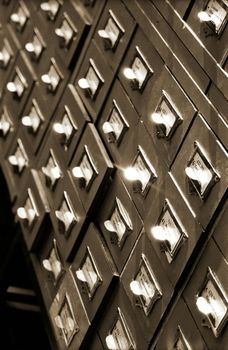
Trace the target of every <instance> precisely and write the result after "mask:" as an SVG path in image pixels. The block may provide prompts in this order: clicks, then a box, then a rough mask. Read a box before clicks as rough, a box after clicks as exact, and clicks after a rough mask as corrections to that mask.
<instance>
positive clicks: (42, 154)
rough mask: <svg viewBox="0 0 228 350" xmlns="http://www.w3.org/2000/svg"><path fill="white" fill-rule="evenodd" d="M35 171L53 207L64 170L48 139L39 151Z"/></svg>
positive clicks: (48, 138) (47, 138)
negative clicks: (36, 170)
mask: <svg viewBox="0 0 228 350" xmlns="http://www.w3.org/2000/svg"><path fill="white" fill-rule="evenodd" d="M37 169H38V172H39V176H40V179H41V182H42V184H43V186H44V188H45V190H46V193H47V198H48V201H49V203H50V204H51V206H53V204H54V202H55V200H56V197H57V196H58V193H59V191H60V190H59V187H60V184H61V182H62V181H63V178H64V168H63V164H62V162H61V159H60V158H59V155H58V152H57V151H56V149H55V148H54V147H53V143H52V140H51V138H50V137H46V142H45V143H44V144H43V147H42V149H41V150H40V151H39V157H38V161H37Z"/></svg>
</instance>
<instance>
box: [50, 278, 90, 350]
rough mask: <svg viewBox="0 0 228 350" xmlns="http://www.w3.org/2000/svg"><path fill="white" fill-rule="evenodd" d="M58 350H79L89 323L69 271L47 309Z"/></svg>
mask: <svg viewBox="0 0 228 350" xmlns="http://www.w3.org/2000/svg"><path fill="white" fill-rule="evenodd" d="M49 316H50V318H51V322H52V326H53V330H54V334H55V337H56V341H57V343H58V349H61V350H63V349H64V350H65V349H71V350H73V349H79V348H80V345H81V343H82V341H83V339H84V337H85V336H86V333H87V331H88V329H89V326H90V323H89V320H88V318H87V315H86V313H85V311H84V308H83V305H82V303H81V300H80V297H79V294H78V290H77V288H76V286H75V283H74V281H73V277H72V276H71V273H70V272H69V271H67V272H66V274H65V277H64V279H63V281H62V283H61V285H60V287H59V289H58V292H57V294H56V297H55V298H54V300H53V302H52V305H51V307H50V309H49Z"/></svg>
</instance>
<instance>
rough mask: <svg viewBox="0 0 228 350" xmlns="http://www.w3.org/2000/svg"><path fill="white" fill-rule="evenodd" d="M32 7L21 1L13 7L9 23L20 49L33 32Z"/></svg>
mask: <svg viewBox="0 0 228 350" xmlns="http://www.w3.org/2000/svg"><path fill="white" fill-rule="evenodd" d="M31 16H32V13H31V6H30V5H29V2H28V1H23V0H19V1H17V2H16V6H14V7H13V9H12V12H11V14H10V16H9V19H8V22H9V23H10V26H11V28H12V30H13V33H14V35H15V37H16V38H17V40H18V42H19V45H20V47H23V46H24V44H25V42H26V39H27V37H28V35H29V33H30V31H31V28H32V24H31Z"/></svg>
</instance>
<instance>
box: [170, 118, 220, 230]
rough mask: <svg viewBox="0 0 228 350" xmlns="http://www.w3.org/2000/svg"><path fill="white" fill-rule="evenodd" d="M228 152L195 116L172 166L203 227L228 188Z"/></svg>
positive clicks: (202, 120) (175, 178)
mask: <svg viewBox="0 0 228 350" xmlns="http://www.w3.org/2000/svg"><path fill="white" fill-rule="evenodd" d="M226 168H227V155H226V152H225V150H224V149H223V147H222V145H221V144H220V143H219V141H218V140H217V139H216V137H215V135H214V134H213V132H212V131H211V129H210V128H209V127H208V125H207V124H206V122H205V121H204V119H203V118H202V117H201V116H200V115H198V116H197V117H196V119H195V122H194V124H193V126H192V128H191V130H190V132H189V133H188V135H187V137H186V139H185V141H184V143H183V145H182V147H181V149H180V151H179V153H178V155H177V157H176V159H175V162H174V163H173V166H172V168H171V175H172V178H173V180H174V181H175V182H176V184H177V187H179V188H180V190H181V191H182V193H183V196H184V198H185V200H186V201H187V202H188V203H189V204H190V206H191V208H192V210H193V211H194V213H195V215H196V216H197V219H198V220H199V222H200V223H201V224H202V225H203V227H204V228H205V227H206V226H207V224H208V223H209V221H210V219H211V217H212V215H213V213H214V211H215V209H216V208H217V206H218V204H219V202H220V201H221V199H222V197H223V195H224V193H225V191H226V187H227V183H226V179H225V177H224V174H225V173H226Z"/></svg>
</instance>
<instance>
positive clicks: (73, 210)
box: [50, 173, 86, 260]
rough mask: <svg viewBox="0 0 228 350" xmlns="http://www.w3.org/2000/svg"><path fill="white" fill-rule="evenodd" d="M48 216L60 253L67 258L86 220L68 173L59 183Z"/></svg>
mask: <svg viewBox="0 0 228 350" xmlns="http://www.w3.org/2000/svg"><path fill="white" fill-rule="evenodd" d="M50 216H51V221H52V224H53V227H54V230H55V235H56V238H57V241H58V242H59V246H60V247H61V254H62V256H63V257H64V259H65V260H67V259H68V258H69V256H70V254H71V253H72V251H73V250H74V248H75V244H76V242H77V240H78V238H79V236H80V235H81V234H82V233H83V227H84V224H85V221H86V213H85V209H84V208H83V206H82V203H81V201H80V199H79V196H78V194H77V192H76V191H75V190H74V188H73V185H72V183H71V182H70V179H69V175H68V173H66V174H65V175H64V178H63V180H62V181H61V182H60V184H59V188H58V192H57V195H56V199H55V201H54V203H53V207H52V210H51V212H50Z"/></svg>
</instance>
